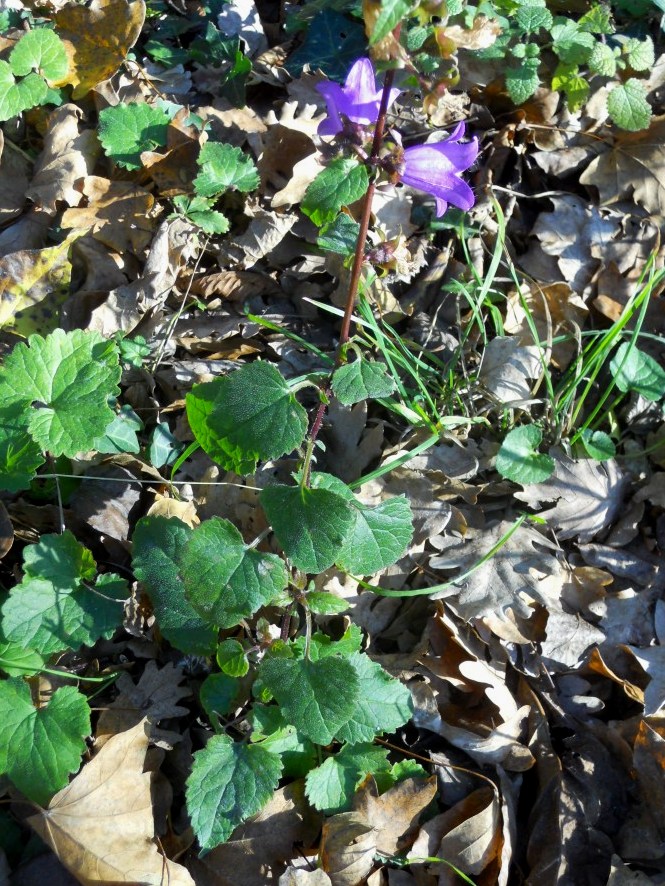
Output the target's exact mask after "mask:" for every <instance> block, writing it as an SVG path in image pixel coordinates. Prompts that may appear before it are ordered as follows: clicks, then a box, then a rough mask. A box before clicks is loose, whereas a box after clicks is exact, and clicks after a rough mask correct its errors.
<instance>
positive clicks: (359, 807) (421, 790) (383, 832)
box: [353, 775, 436, 855]
mask: <svg viewBox="0 0 665 886" xmlns="http://www.w3.org/2000/svg"><path fill="white" fill-rule="evenodd" d="M435 796H436V778H434V777H433V776H432V777H431V778H405V779H404V781H400V782H398V783H397V784H396V785H394V786H393V787H392V788H389V789H388V790H387V791H386V792H385V793H383V794H381V796H379V792H378V789H377V786H376V781H375V780H374V778H373V777H372V776H371V775H370V776H368V777H367V778H366V779H365V780H364V781H363V783H362V784H361V785H360V787H359V788H358V790H357V792H356V794H355V796H354V798H353V808H354V810H355V811H356V812H358V813H360V814H361V815H362V816H363V817H364V818H365V819H366V820H367V821H371V822H372V825H373V826H374V827H375V828H376V830H377V835H376V848H377V850H378V851H379V852H383V853H385V854H386V855H396V854H397V853H398V852H402V851H403V850H404V849H405V847H406V846H408V845H409V842H410V840H409V835H410V832H412V831H413V830H414V829H415V827H416V826H417V824H418V819H419V817H420V815H421V813H422V812H423V810H424V809H425V807H426V806H428V805H429V803H430V802H431V801H432V800H433V799H434V797H435ZM410 836H411V840H413V838H414V837H415V833H411V835H410Z"/></svg>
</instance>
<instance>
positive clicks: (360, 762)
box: [305, 744, 390, 815]
mask: <svg viewBox="0 0 665 886" xmlns="http://www.w3.org/2000/svg"><path fill="white" fill-rule="evenodd" d="M387 758H388V751H387V750H386V749H385V748H380V747H376V746H375V745H372V744H357V745H353V746H348V745H347V746H346V747H344V748H342V750H341V751H340V752H339V754H336V755H335V756H334V757H328V759H327V760H326V761H325V763H323V765H321V766H319V767H318V768H317V769H312V771H311V772H310V773H309V774H308V775H307V778H306V779H305V794H306V795H307V799H308V800H309V802H310V803H311V804H312V806H314V808H315V809H319V810H320V811H321V812H323V813H325V814H326V815H334V814H335V813H336V812H345V811H346V810H348V809H350V808H351V802H352V800H353V795H354V793H355V790H356V787H357V786H358V785H359V783H360V782H361V781H363V779H364V778H365V777H366V776H367V775H378V774H379V773H388V772H390V763H389V762H388V759H387Z"/></svg>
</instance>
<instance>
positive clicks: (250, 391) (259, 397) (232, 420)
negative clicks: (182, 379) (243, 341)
mask: <svg viewBox="0 0 665 886" xmlns="http://www.w3.org/2000/svg"><path fill="white" fill-rule="evenodd" d="M186 403H187V418H188V419H189V423H190V427H191V429H192V431H193V433H194V436H195V437H196V439H197V440H198V441H199V443H200V444H201V446H202V447H203V448H204V449H205V451H206V452H207V453H208V455H209V456H210V457H211V458H212V459H213V460H214V461H216V462H218V464H220V465H221V466H222V467H223V468H225V469H226V470H231V471H235V473H237V474H249V473H252V472H253V471H254V470H255V469H256V463H257V461H258V460H259V459H264V460H265V459H270V458H279V457H280V456H282V455H285V454H286V453H287V452H291V451H292V450H293V449H296V448H297V447H298V446H300V444H301V443H302V441H303V440H304V438H305V434H306V432H307V413H306V412H305V410H304V409H303V408H302V406H301V405H300V404H299V403H298V401H297V400H296V398H295V397H294V395H293V394H292V392H291V390H290V389H289V387H288V385H287V383H286V381H285V380H284V378H283V377H282V375H281V374H280V372H279V371H278V370H277V369H276V368H275V367H274V366H273V365H272V363H267V362H265V361H261V362H257V363H251V364H249V365H248V366H243V367H242V368H241V369H237V370H235V372H232V373H231V374H230V375H227V376H225V377H224V378H219V379H216V380H215V381H212V382H206V383H205V384H202V385H196V386H195V387H194V389H193V390H192V392H191V393H190V394H188V395H187V398H186Z"/></svg>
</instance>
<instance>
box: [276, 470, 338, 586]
mask: <svg viewBox="0 0 665 886" xmlns="http://www.w3.org/2000/svg"><path fill="white" fill-rule="evenodd" d="M259 499H260V501H261V504H262V505H263V509H264V511H265V512H266V516H267V517H268V520H269V522H270V524H271V525H272V528H273V530H274V532H275V535H276V536H277V539H278V541H279V543H280V545H281V546H282V549H283V550H284V553H285V554H286V556H287V557H288V558H289V560H291V562H292V563H293V565H294V566H296V567H297V568H298V569H302V571H303V572H323V570H324V569H327V568H328V567H329V566H332V564H333V563H334V562H335V561H336V559H337V557H338V556H339V555H340V553H341V552H342V550H343V548H344V545H345V544H346V541H347V539H348V537H349V533H350V532H351V530H352V529H353V526H354V522H355V515H354V513H353V510H352V508H351V505H350V504H349V503H348V502H347V501H346V500H345V499H344V498H342V497H341V496H340V495H337V494H336V493H334V492H329V491H328V490H327V489H307V488H304V487H300V486H269V487H267V488H266V489H263V490H262V491H261V493H260V494H259Z"/></svg>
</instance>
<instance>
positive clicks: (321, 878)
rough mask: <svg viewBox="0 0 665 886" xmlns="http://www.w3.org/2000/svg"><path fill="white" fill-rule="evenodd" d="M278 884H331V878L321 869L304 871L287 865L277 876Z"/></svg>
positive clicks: (327, 885) (304, 885) (324, 885)
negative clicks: (280, 874)
mask: <svg viewBox="0 0 665 886" xmlns="http://www.w3.org/2000/svg"><path fill="white" fill-rule="evenodd" d="M279 886H332V880H331V879H330V877H329V876H328V874H326V872H325V871H322V870H321V869H318V870H314V871H304V870H302V868H291V867H288V868H287V869H286V870H285V871H284V873H283V874H282V876H281V877H280V878H279Z"/></svg>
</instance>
